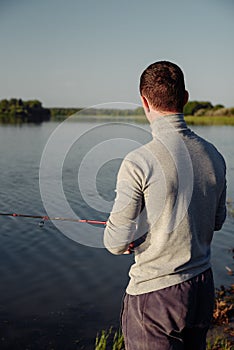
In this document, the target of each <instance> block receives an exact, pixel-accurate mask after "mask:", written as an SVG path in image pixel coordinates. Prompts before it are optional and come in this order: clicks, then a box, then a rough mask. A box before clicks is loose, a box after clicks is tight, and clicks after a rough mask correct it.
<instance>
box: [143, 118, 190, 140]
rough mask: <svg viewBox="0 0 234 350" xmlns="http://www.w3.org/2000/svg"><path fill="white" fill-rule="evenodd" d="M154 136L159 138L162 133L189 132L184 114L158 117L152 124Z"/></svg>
mask: <svg viewBox="0 0 234 350" xmlns="http://www.w3.org/2000/svg"><path fill="white" fill-rule="evenodd" d="M150 126H151V129H152V135H153V137H157V135H159V134H161V133H166V134H167V133H170V132H175V131H177V132H182V131H184V130H188V127H187V125H186V122H185V120H184V115H183V114H182V113H178V114H170V115H166V116H159V117H157V118H156V119H155V120H154V121H153V122H152V123H151V124H150Z"/></svg>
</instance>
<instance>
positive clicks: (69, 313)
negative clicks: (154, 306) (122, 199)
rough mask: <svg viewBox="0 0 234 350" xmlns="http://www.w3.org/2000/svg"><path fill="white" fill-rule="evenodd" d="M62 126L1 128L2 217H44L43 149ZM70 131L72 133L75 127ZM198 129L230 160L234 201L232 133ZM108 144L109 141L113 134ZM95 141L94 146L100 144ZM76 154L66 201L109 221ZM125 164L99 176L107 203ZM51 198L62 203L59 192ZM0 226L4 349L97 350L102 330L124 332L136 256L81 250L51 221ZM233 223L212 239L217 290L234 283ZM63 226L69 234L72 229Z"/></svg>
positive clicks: (81, 227)
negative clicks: (80, 174)
mask: <svg viewBox="0 0 234 350" xmlns="http://www.w3.org/2000/svg"><path fill="white" fill-rule="evenodd" d="M56 125H57V124H56V123H47V124H42V125H40V126H22V127H15V126H1V127H0V154H1V157H0V166H1V172H0V183H1V192H0V199H1V210H0V211H1V212H19V213H28V214H32V215H34V214H35V215H44V214H46V213H45V210H44V208H43V204H42V201H41V198H40V191H39V185H38V171H39V164H40V158H41V154H42V151H43V148H44V146H45V143H46V141H47V139H48V137H49V135H50V134H51V132H52V131H53V130H54V128H55V127H56ZM79 125H80V126H79V127H80V128H81V130H82V128H84V129H85V128H86V127H87V124H85V123H80V124H79ZM93 125H94V123H93V124H92V127H93ZM69 127H70V128H73V125H72V123H71V124H70V126H69ZM146 128H147V127H146ZM193 129H195V131H197V132H198V133H199V134H200V135H201V136H204V137H205V138H206V139H208V140H210V141H211V142H214V143H215V144H216V146H217V147H218V149H220V151H221V152H222V153H223V154H224V156H225V159H226V162H227V165H228V196H229V197H231V198H233V199H234V186H233V185H234V168H233V164H234V159H233V154H232V147H233V141H234V137H233V130H234V129H233V128H232V127H196V128H193ZM139 135H140V137H141V138H142V139H141V140H140V142H143V138H144V137H145V140H146V141H147V139H148V137H149V135H148V133H147V132H145V134H144V133H143V132H141V133H139ZM143 136H144V137H143ZM102 137H103V135H102ZM104 137H106V139H107V135H104ZM132 137H133V136H132V135H131V138H132ZM136 138H137V137H136ZM92 142H93V143H94V144H95V140H92ZM77 153H78V152H77V149H76V148H74V149H71V152H69V154H68V156H67V158H66V160H65V163H64V169H63V180H64V183H63V185H64V193H65V195H66V198H67V200H68V202H69V204H70V205H71V207H72V208H73V210H74V211H75V212H76V213H78V215H79V216H80V217H84V218H91V219H100V220H103V219H106V218H107V216H108V215H107V213H104V212H101V211H100V212H98V211H97V210H94V209H92V208H89V207H87V206H86V204H85V202H84V200H83V199H82V196H81V194H80V193H79V189H78V185H77V166H78V164H79V161H80V160H79V154H81V155H82V154H83V153H82V152H81V153H79V154H77ZM97 162H98V160H97ZM51 164H52V162H51ZM119 164H120V161H119V160H118V159H117V160H112V161H109V162H108V163H106V164H105V165H104V166H103V167H101V168H100V169H99V171H98V176H97V192H98V194H99V195H100V196H103V198H104V200H105V201H107V200H113V198H114V188H115V177H116V172H117V169H118V167H119ZM49 181H53V177H52V178H51V179H49ZM87 181H88V179H87ZM48 191H49V190H48ZM48 195H49V198H51V201H54V202H56V193H49V194H48ZM90 195H92V194H90ZM92 200H94V201H95V198H92ZM97 205H98V203H97ZM0 220H1V223H0V232H1V234H0V240H1V242H0V277H1V284H0V348H1V349H26V348H27V347H28V348H29V349H31V347H30V343H33V344H34V346H33V349H34V350H36V349H42V348H46V349H50V348H51V349H52V348H53V347H54V348H56V349H63V350H64V349H81V348H82V344H83V345H85V349H93V346H92V344H93V343H94V338H95V336H96V333H97V331H100V330H101V329H103V328H108V327H109V326H111V325H113V326H115V327H118V325H119V310H120V304H121V299H122V296H123V293H124V288H125V286H126V284H127V282H128V269H129V266H130V264H131V262H132V257H131V256H112V255H111V254H109V253H108V252H107V251H105V250H104V249H99V248H91V247H88V246H84V245H81V244H78V243H75V242H74V241H72V240H69V239H68V238H67V237H66V236H65V235H63V234H62V233H61V232H59V231H58V229H57V228H56V227H55V226H54V225H53V224H52V223H51V222H46V223H45V225H44V226H43V227H39V225H38V223H39V220H35V219H23V218H18V219H16V218H10V217H9V218H8V217H0ZM233 220H234V219H233V218H228V219H227V221H226V223H225V225H224V227H223V229H222V231H220V232H216V233H215V236H214V241H213V247H212V251H213V258H212V261H213V265H214V275H215V281H216V285H217V286H219V285H220V284H225V285H229V284H231V283H233V276H230V275H228V274H227V271H226V269H225V266H229V267H230V268H232V269H233V270H234V264H233V257H232V251H231V249H232V248H233V247H234V239H233V227H234V221H233ZM63 225H64V229H65V230H66V226H65V225H66V223H63ZM73 227H74V230H77V234H82V235H85V234H86V233H87V234H89V226H88V225H86V224H76V226H73ZM99 230H100V228H99ZM16 344H18V345H16ZM43 346H44V347H43Z"/></svg>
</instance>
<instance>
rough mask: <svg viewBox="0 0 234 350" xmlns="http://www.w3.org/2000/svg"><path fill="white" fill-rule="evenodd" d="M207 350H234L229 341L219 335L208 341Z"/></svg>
mask: <svg viewBox="0 0 234 350" xmlns="http://www.w3.org/2000/svg"><path fill="white" fill-rule="evenodd" d="M206 350H234V347H233V346H232V344H231V343H230V341H229V340H228V339H225V338H223V337H222V336H219V335H217V336H216V337H215V338H214V339H212V340H211V339H208V341H207V346H206Z"/></svg>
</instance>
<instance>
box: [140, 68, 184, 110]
mask: <svg viewBox="0 0 234 350" xmlns="http://www.w3.org/2000/svg"><path fill="white" fill-rule="evenodd" d="M140 94H141V95H142V96H145V97H146V98H147V99H148V101H149V103H150V104H151V105H152V107H154V108H156V109H158V110H161V111H169V112H170V111H174V112H182V111H183V107H184V97H185V83H184V74H183V72H182V70H181V69H180V68H179V67H178V66H177V65H176V64H175V63H172V62H168V61H159V62H155V63H153V64H151V65H150V66H149V67H147V68H146V69H145V70H144V72H143V73H142V75H141V78H140Z"/></svg>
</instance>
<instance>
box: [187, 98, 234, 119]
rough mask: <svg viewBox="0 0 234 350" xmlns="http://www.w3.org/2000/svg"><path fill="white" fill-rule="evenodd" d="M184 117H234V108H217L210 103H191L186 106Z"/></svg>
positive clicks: (219, 106)
mask: <svg viewBox="0 0 234 350" xmlns="http://www.w3.org/2000/svg"><path fill="white" fill-rule="evenodd" d="M184 115H194V116H197V117H201V116H234V107H231V108H225V107H224V106H223V105H221V104H217V105H215V106H213V105H212V103H210V102H201V101H190V102H188V103H187V104H186V105H185V106H184Z"/></svg>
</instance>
